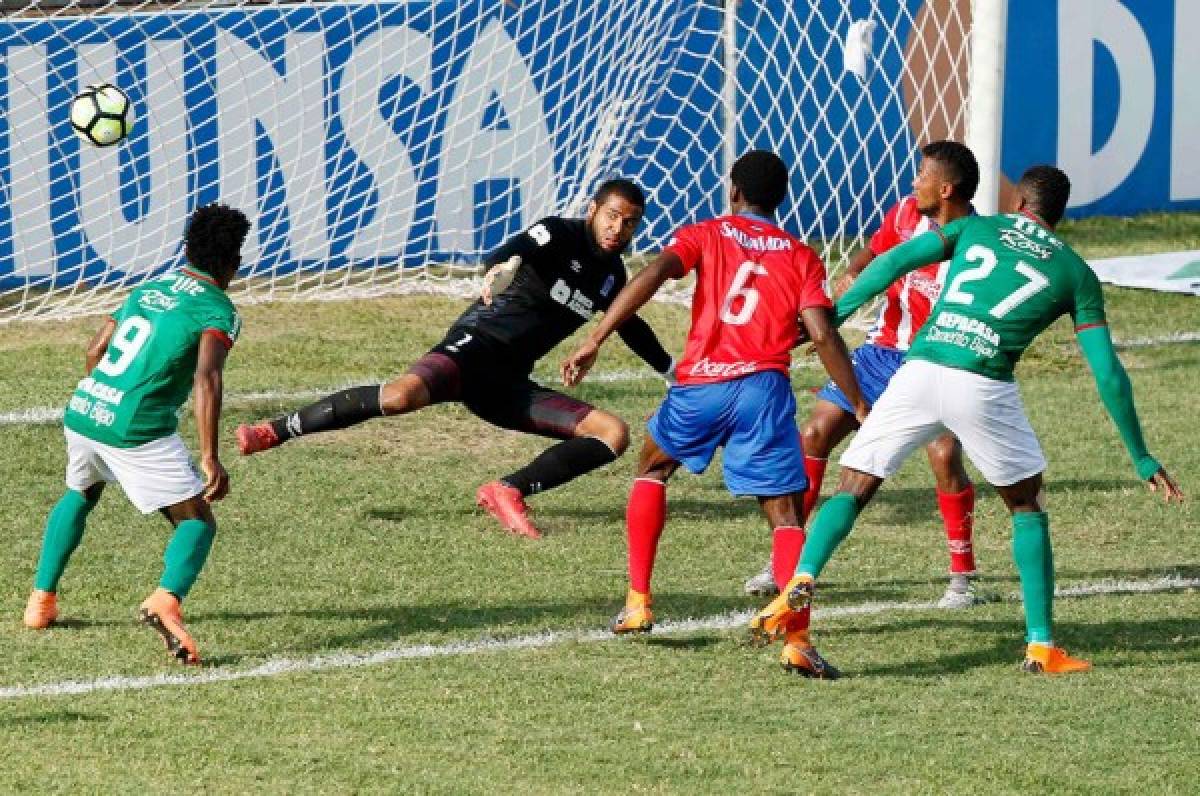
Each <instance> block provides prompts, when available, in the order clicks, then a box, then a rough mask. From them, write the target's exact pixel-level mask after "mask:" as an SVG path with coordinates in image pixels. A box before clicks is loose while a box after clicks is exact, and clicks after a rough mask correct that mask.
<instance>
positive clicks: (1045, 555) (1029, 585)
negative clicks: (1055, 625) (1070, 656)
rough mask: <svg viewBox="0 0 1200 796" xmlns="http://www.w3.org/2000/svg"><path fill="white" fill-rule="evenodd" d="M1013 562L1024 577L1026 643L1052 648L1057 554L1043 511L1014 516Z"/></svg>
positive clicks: (1022, 577) (1018, 513)
mask: <svg viewBox="0 0 1200 796" xmlns="http://www.w3.org/2000/svg"><path fill="white" fill-rule="evenodd" d="M1012 524H1013V560H1014V561H1016V562H1017V572H1018V573H1020V575H1021V596H1022V597H1023V598H1024V600H1025V640H1026V641H1028V642H1030V643H1041V644H1049V643H1050V642H1051V640H1052V639H1053V638H1054V636H1053V635H1051V632H1050V629H1051V624H1052V622H1053V613H1054V552H1053V551H1052V550H1051V549H1050V518H1049V517H1048V516H1047V515H1046V512H1044V511H1018V512H1017V513H1015V514H1013V518H1012Z"/></svg>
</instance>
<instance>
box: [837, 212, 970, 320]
mask: <svg viewBox="0 0 1200 796" xmlns="http://www.w3.org/2000/svg"><path fill="white" fill-rule="evenodd" d="M955 223H957V222H955ZM954 226H955V224H949V225H947V226H946V228H945V229H943V230H937V229H935V230H930V231H929V232H926V233H924V234H923V235H918V236H917V237H915V238H913V239H912V240H910V241H907V242H906V243H901V244H900V245H899V246H897V247H896V248H894V249H891V250H889V251H887V252H885V253H884V254H882V255H880V256H879V257H876V258H875V259H874V260H872V261H871V264H870V265H868V266H867V267H866V268H864V269H863V272H862V273H861V274H859V275H858V278H857V279H855V280H854V284H853V285H851V286H850V289H849V290H847V291H846V292H845V293H844V294H843V295H842V297H841V298H840V299H838V301H837V304H836V305H835V306H834V314H835V318H834V324H835V325H837V326H841V325H842V324H843V323H845V322H846V319H847V318H849V317H850V316H851V315H853V314H854V312H855V311H856V310H857V309H858V308H859V307H861V306H862V305H863V304H866V303H867V302H868V301H870V300H871V299H872V298H874V297H875V296H878V295H879V294H880V293H882V292H883V291H885V290H887V288H888V285H890V284H892V283H893V282H895V281H896V280H897V279H899V278H900V277H902V276H904V275H905V274H907V273H908V272H909V271H915V270H917V269H918V268H920V267H922V266H925V265H929V264H930V263H937V262H941V261H942V260H944V259H946V257H947V256H949V253H950V252H951V251H952V250H953V243H952V242H951V241H950V238H949V237H948V236H947V234H948V233H950V232H952V231H953V230H952V228H953V227H954Z"/></svg>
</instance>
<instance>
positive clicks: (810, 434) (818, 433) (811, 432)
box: [800, 422, 829, 458]
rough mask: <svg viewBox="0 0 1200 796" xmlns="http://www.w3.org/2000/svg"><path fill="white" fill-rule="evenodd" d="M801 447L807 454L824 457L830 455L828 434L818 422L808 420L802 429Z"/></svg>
mask: <svg viewBox="0 0 1200 796" xmlns="http://www.w3.org/2000/svg"><path fill="white" fill-rule="evenodd" d="M800 447H801V448H803V450H804V455H805V456H813V457H816V458H823V457H825V456H828V455H829V450H828V449H827V444H826V434H825V432H824V431H823V430H822V429H821V427H820V426H818V425H817V424H816V423H813V422H808V423H805V424H804V428H802V429H801V430H800Z"/></svg>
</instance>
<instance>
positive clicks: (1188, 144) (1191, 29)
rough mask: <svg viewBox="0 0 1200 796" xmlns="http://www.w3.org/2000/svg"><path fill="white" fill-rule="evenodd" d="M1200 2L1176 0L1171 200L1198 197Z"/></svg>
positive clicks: (1199, 179) (1199, 192)
mask: <svg viewBox="0 0 1200 796" xmlns="http://www.w3.org/2000/svg"><path fill="white" fill-rule="evenodd" d="M1197 38H1200V3H1197V2H1196V0H1175V69H1174V79H1173V80H1172V82H1171V86H1172V91H1173V92H1174V100H1173V102H1172V103H1171V199H1172V200H1173V201H1186V200H1190V199H1200V153H1198V152H1197V147H1196V141H1197V140H1200V80H1198V79H1197V76H1198V75H1200V47H1197V46H1196V41H1197Z"/></svg>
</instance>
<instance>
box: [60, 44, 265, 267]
mask: <svg viewBox="0 0 1200 796" xmlns="http://www.w3.org/2000/svg"><path fill="white" fill-rule="evenodd" d="M117 54H118V47H117V45H116V44H115V43H114V42H112V41H105V42H104V43H103V44H85V45H80V47H79V86H80V87H81V88H82V87H83V86H86V85H88V84H89V83H104V82H107V81H109V80H112V76H113V75H115V74H117ZM182 63H183V41H182V40H181V39H159V40H151V41H148V42H147V43H146V82H145V84H144V85H145V89H146V102H145V107H147V108H150V109H152V113H151V115H149V117H148V118H146V119H141V120H138V121H137V122H135V125H137V127H138V128H139V133H144V134H145V135H146V136H148V146H147V149H146V153H147V156H146V158H145V160H144V161H141V159H135V160H134V164H135V166H136V165H137V164H138V163H139V161H140V162H141V164H142V165H141V168H143V169H144V178H145V184H146V185H147V186H148V189H147V191H146V193H145V195H144V196H140V197H139V199H140V200H141V201H137V202H134V203H133V207H134V208H139V207H140V208H141V209H139V210H136V211H135V212H133V213H129V212H122V209H121V208H120V206H119V205H120V203H119V202H118V201H116V197H119V196H121V176H122V174H121V173H122V169H121V147H115V146H114V147H94V146H81V147H79V169H80V172H79V173H80V174H83V175H86V179H83V180H80V189H79V213H80V223H81V225H82V226H83V231H84V234H85V235H86V236H87V240H88V243H90V244H91V245H92V247H93V248H94V249H95V250H96V254H97V255H99V257H100V259H102V260H103V261H104V262H107V263H112V264H114V265H117V266H118V267H119V268H120V269H121V270H122V271H126V272H128V273H142V272H145V271H150V270H152V269H154V268H157V267H158V266H160V265H162V263H163V260H164V258H165V257H167V256H168V255H169V254H170V252H171V251H172V250H173V249H174V248H176V247H177V246H179V241H180V240H181V239H182V238H183V230H184V225H185V224H186V222H187V215H188V160H187V107H186V105H185V103H184V89H183V71H182V70H181V69H180V68H179V64H182ZM137 108H138V106H136V105H135V108H134V110H135V112H137ZM247 215H257V214H249V213H248V214H247Z"/></svg>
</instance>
